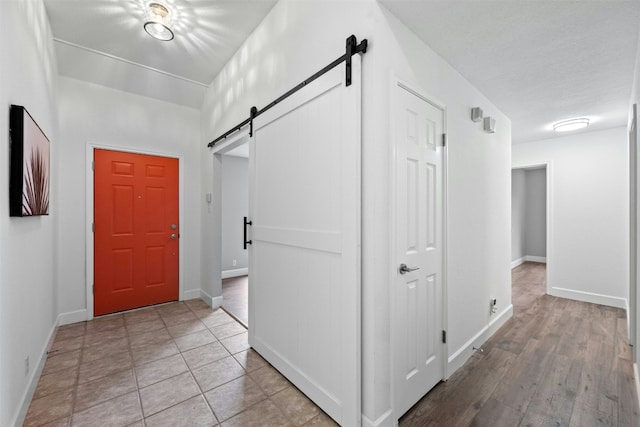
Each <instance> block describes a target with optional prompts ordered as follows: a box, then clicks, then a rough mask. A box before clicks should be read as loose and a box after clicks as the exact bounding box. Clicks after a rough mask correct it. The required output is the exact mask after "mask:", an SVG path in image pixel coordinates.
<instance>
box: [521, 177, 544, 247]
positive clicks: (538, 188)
mask: <svg viewBox="0 0 640 427" xmlns="http://www.w3.org/2000/svg"><path fill="white" fill-rule="evenodd" d="M525 182H526V189H525V194H526V203H527V205H526V220H525V224H524V230H525V231H524V252H525V255H529V256H534V257H540V258H545V257H546V256H547V170H546V169H532V170H527V171H525Z"/></svg>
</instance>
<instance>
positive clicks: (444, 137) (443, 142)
mask: <svg viewBox="0 0 640 427" xmlns="http://www.w3.org/2000/svg"><path fill="white" fill-rule="evenodd" d="M446 145H447V134H446V133H443V134H442V146H443V147H445V146H446Z"/></svg>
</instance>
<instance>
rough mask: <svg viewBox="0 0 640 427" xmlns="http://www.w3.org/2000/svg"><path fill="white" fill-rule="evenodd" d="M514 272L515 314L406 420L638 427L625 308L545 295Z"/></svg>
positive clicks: (406, 426) (537, 272)
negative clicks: (482, 350) (478, 351)
mask: <svg viewBox="0 0 640 427" xmlns="http://www.w3.org/2000/svg"><path fill="white" fill-rule="evenodd" d="M545 276H546V271H545V264H538V263H531V262H527V263H524V264H522V265H521V266H519V267H517V268H515V269H514V270H513V271H512V280H513V296H512V300H513V306H514V315H513V317H512V318H511V319H510V320H509V321H508V322H507V323H506V324H505V325H504V326H503V327H502V328H501V329H500V330H499V331H498V332H496V334H495V335H494V336H493V337H491V338H490V339H489V340H488V341H487V342H486V343H484V345H483V346H482V347H483V349H484V353H475V354H474V355H473V356H472V358H471V359H469V361H467V363H466V364H465V365H464V366H463V367H462V368H460V369H459V370H458V371H457V372H455V373H454V375H452V376H451V378H450V379H449V381H447V382H443V383H440V384H439V385H437V386H436V387H435V388H434V389H433V390H431V392H429V393H428V394H427V395H426V396H425V397H424V398H422V400H420V401H419V402H418V403H417V404H416V405H415V406H414V407H413V408H411V409H410V410H409V411H408V412H407V413H406V414H405V415H404V416H403V417H402V418H401V419H400V426H401V427H418V426H420V427H426V426H447V427H449V426H492V427H503V426H504V427H511V426H523V427H525V426H526V427H529V426H531V427H533V426H570V427H590V426H628V427H638V426H640V416H639V411H638V398H637V395H636V390H635V385H634V378H633V365H632V362H631V351H630V347H629V345H628V339H627V321H626V317H625V311H624V310H621V309H617V308H612V307H606V306H602V305H596V304H588V303H583V302H578V301H573V300H568V299H562V298H556V297H552V296H549V295H546V294H545V289H546V282H545Z"/></svg>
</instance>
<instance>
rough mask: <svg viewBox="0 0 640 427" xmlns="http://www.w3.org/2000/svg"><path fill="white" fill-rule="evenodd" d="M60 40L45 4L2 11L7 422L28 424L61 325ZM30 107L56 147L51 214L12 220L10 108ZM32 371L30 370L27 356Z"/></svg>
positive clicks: (1, 223)
mask: <svg viewBox="0 0 640 427" xmlns="http://www.w3.org/2000/svg"><path fill="white" fill-rule="evenodd" d="M56 70H57V66H56V59H55V51H54V49H53V38H52V35H51V30H50V27H49V22H48V19H47V14H46V11H45V8H44V4H43V2H42V1H41V0H26V1H19V2H18V1H9V2H3V4H2V13H0V164H1V165H2V168H1V169H2V171H3V173H2V177H3V179H2V182H0V236H2V237H1V238H0V425H2V426H14V425H16V426H17V425H21V424H22V419H23V417H24V415H25V412H26V409H27V406H28V404H29V400H30V398H31V395H32V393H33V391H34V388H35V384H36V382H37V378H38V376H37V375H38V374H39V370H40V369H41V367H42V365H41V362H44V359H45V358H46V350H47V349H48V342H49V340H50V337H51V334H52V332H53V330H54V325H55V320H56V314H57V312H56V310H57V308H56V295H57V293H56V292H57V291H56V281H55V258H56V256H55V251H54V239H55V225H54V224H55V221H56V218H57V216H58V215H59V214H60V213H59V210H58V207H59V203H58V201H57V194H58V191H57V185H58V184H57V182H56V176H55V175H56V172H57V164H56V159H57V157H58V147H59V144H60V140H59V139H58V115H57V108H56V103H55V95H56V73H57V72H56ZM10 104H17V105H22V106H24V107H25V108H26V109H27V110H28V111H29V113H30V114H31V116H32V117H33V119H34V120H35V121H36V122H37V123H38V125H39V126H40V128H41V129H42V130H43V132H44V133H45V134H46V135H47V137H48V138H49V140H50V142H51V146H50V150H51V151H50V153H51V154H50V156H51V157H50V165H51V170H50V180H51V181H50V188H51V193H50V201H51V202H50V203H51V205H50V209H49V216H38V217H28V218H10V217H9V203H8V201H9V180H8V177H9V173H8V171H9V152H10V147H9V105H10ZM27 357H28V358H29V365H30V369H29V372H28V373H27V372H25V359H26V358H27Z"/></svg>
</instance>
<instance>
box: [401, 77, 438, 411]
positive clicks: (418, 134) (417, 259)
mask: <svg viewBox="0 0 640 427" xmlns="http://www.w3.org/2000/svg"><path fill="white" fill-rule="evenodd" d="M394 91H395V93H394V97H395V107H394V112H393V114H394V116H393V117H394V118H393V120H394V134H395V150H396V167H395V170H396V176H395V179H396V184H395V185H396V187H395V209H396V212H395V223H396V229H395V240H396V242H395V248H396V256H395V259H396V268H397V269H398V270H397V273H396V281H395V283H394V288H393V291H392V292H393V297H392V301H393V304H394V305H395V307H394V308H393V313H394V316H393V334H394V339H393V342H394V345H393V352H394V355H393V364H394V366H393V373H394V382H395V408H394V409H395V413H396V414H397V415H398V416H400V415H402V414H404V413H405V412H406V411H407V410H408V409H409V408H411V406H413V405H414V404H415V403H416V402H417V401H418V400H420V398H421V397H422V396H424V395H425V394H426V393H427V392H428V391H429V390H430V389H431V388H433V386H435V385H436V384H437V383H438V382H439V381H440V380H442V379H443V378H444V360H445V356H444V346H443V342H442V330H443V306H444V302H443V301H444V300H443V253H444V251H443V245H444V233H443V229H444V227H443V214H444V205H443V188H444V181H443V179H444V173H443V168H444V162H443V151H444V148H443V126H444V111H443V109H442V108H440V107H436V106H435V105H434V104H432V103H430V102H429V101H427V100H426V99H425V98H422V97H421V96H419V95H418V94H417V93H415V92H413V91H411V90H410V89H408V88H406V87H404V85H402V84H397V85H396V86H395V89H394ZM401 264H405V265H406V266H407V267H408V268H409V269H412V271H408V272H405V273H404V274H402V273H401V272H400V266H401Z"/></svg>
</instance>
